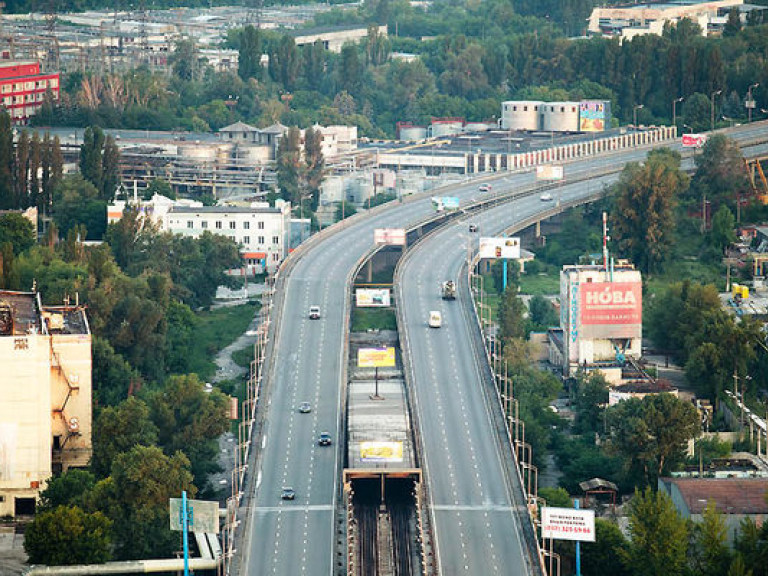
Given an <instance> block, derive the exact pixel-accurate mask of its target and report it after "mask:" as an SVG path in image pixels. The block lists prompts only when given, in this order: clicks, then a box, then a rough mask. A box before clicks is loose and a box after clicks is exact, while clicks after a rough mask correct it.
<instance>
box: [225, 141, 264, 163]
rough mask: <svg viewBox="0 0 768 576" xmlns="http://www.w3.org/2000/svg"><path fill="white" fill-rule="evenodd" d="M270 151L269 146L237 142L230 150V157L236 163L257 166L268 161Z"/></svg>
mask: <svg viewBox="0 0 768 576" xmlns="http://www.w3.org/2000/svg"><path fill="white" fill-rule="evenodd" d="M271 151H272V149H271V148H270V147H269V146H256V145H252V146H247V145H243V144H239V145H237V147H236V148H235V149H234V151H233V152H232V157H233V158H234V159H235V163H236V164H238V165H246V166H259V165H262V164H266V163H267V162H269V161H270V153H271Z"/></svg>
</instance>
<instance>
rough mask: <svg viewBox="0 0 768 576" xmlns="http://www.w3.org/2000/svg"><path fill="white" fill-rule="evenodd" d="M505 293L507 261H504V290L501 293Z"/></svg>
mask: <svg viewBox="0 0 768 576" xmlns="http://www.w3.org/2000/svg"><path fill="white" fill-rule="evenodd" d="M506 291H507V261H506V260H504V290H503V292H506Z"/></svg>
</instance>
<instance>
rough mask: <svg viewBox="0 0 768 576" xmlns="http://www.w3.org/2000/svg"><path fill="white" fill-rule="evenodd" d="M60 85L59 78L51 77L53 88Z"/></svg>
mask: <svg viewBox="0 0 768 576" xmlns="http://www.w3.org/2000/svg"><path fill="white" fill-rule="evenodd" d="M58 86H59V79H58V78H51V88H57V87H58Z"/></svg>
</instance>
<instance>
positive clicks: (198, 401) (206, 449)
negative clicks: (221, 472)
mask: <svg viewBox="0 0 768 576" xmlns="http://www.w3.org/2000/svg"><path fill="white" fill-rule="evenodd" d="M151 410H152V421H153V422H154V423H155V425H156V426H157V430H158V442H159V444H160V445H161V446H162V447H163V450H164V452H165V453H166V454H173V453H175V452H176V451H183V452H184V453H185V454H186V455H187V456H188V457H189V461H190V467H191V470H192V473H193V475H194V478H195V479H196V481H197V483H198V484H200V485H202V484H203V482H204V481H205V479H206V477H207V476H208V474H210V473H211V472H214V471H216V470H218V465H217V464H216V454H217V453H218V440H217V438H218V437H219V436H221V434H223V433H224V432H225V431H226V430H227V429H228V428H229V415H228V410H229V401H228V400H227V397H226V396H225V395H224V394H222V393H221V392H219V391H218V390H215V389H214V390H213V391H211V392H206V390H205V388H204V387H203V383H202V382H201V381H200V380H199V378H198V377H197V375H196V374H190V375H184V376H171V377H170V378H169V379H168V380H167V381H166V382H165V386H164V387H163V389H162V390H160V391H158V392H156V393H155V394H154V395H153V396H152V401H151Z"/></svg>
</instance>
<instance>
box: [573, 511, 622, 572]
mask: <svg viewBox="0 0 768 576" xmlns="http://www.w3.org/2000/svg"><path fill="white" fill-rule="evenodd" d="M628 552H629V542H628V541H627V539H626V538H625V537H624V534H623V533H622V532H621V529H620V528H619V527H618V526H616V524H614V523H613V522H609V521H607V520H602V519H601V518H596V519H595V541H594V542H583V543H582V545H581V553H582V557H581V558H582V560H581V567H582V572H583V574H584V576H603V575H604V574H611V575H612V576H630V574H632V571H631V570H630V569H629V568H628V567H627V566H626V564H625V562H624V558H626V556H627V554H628Z"/></svg>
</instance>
